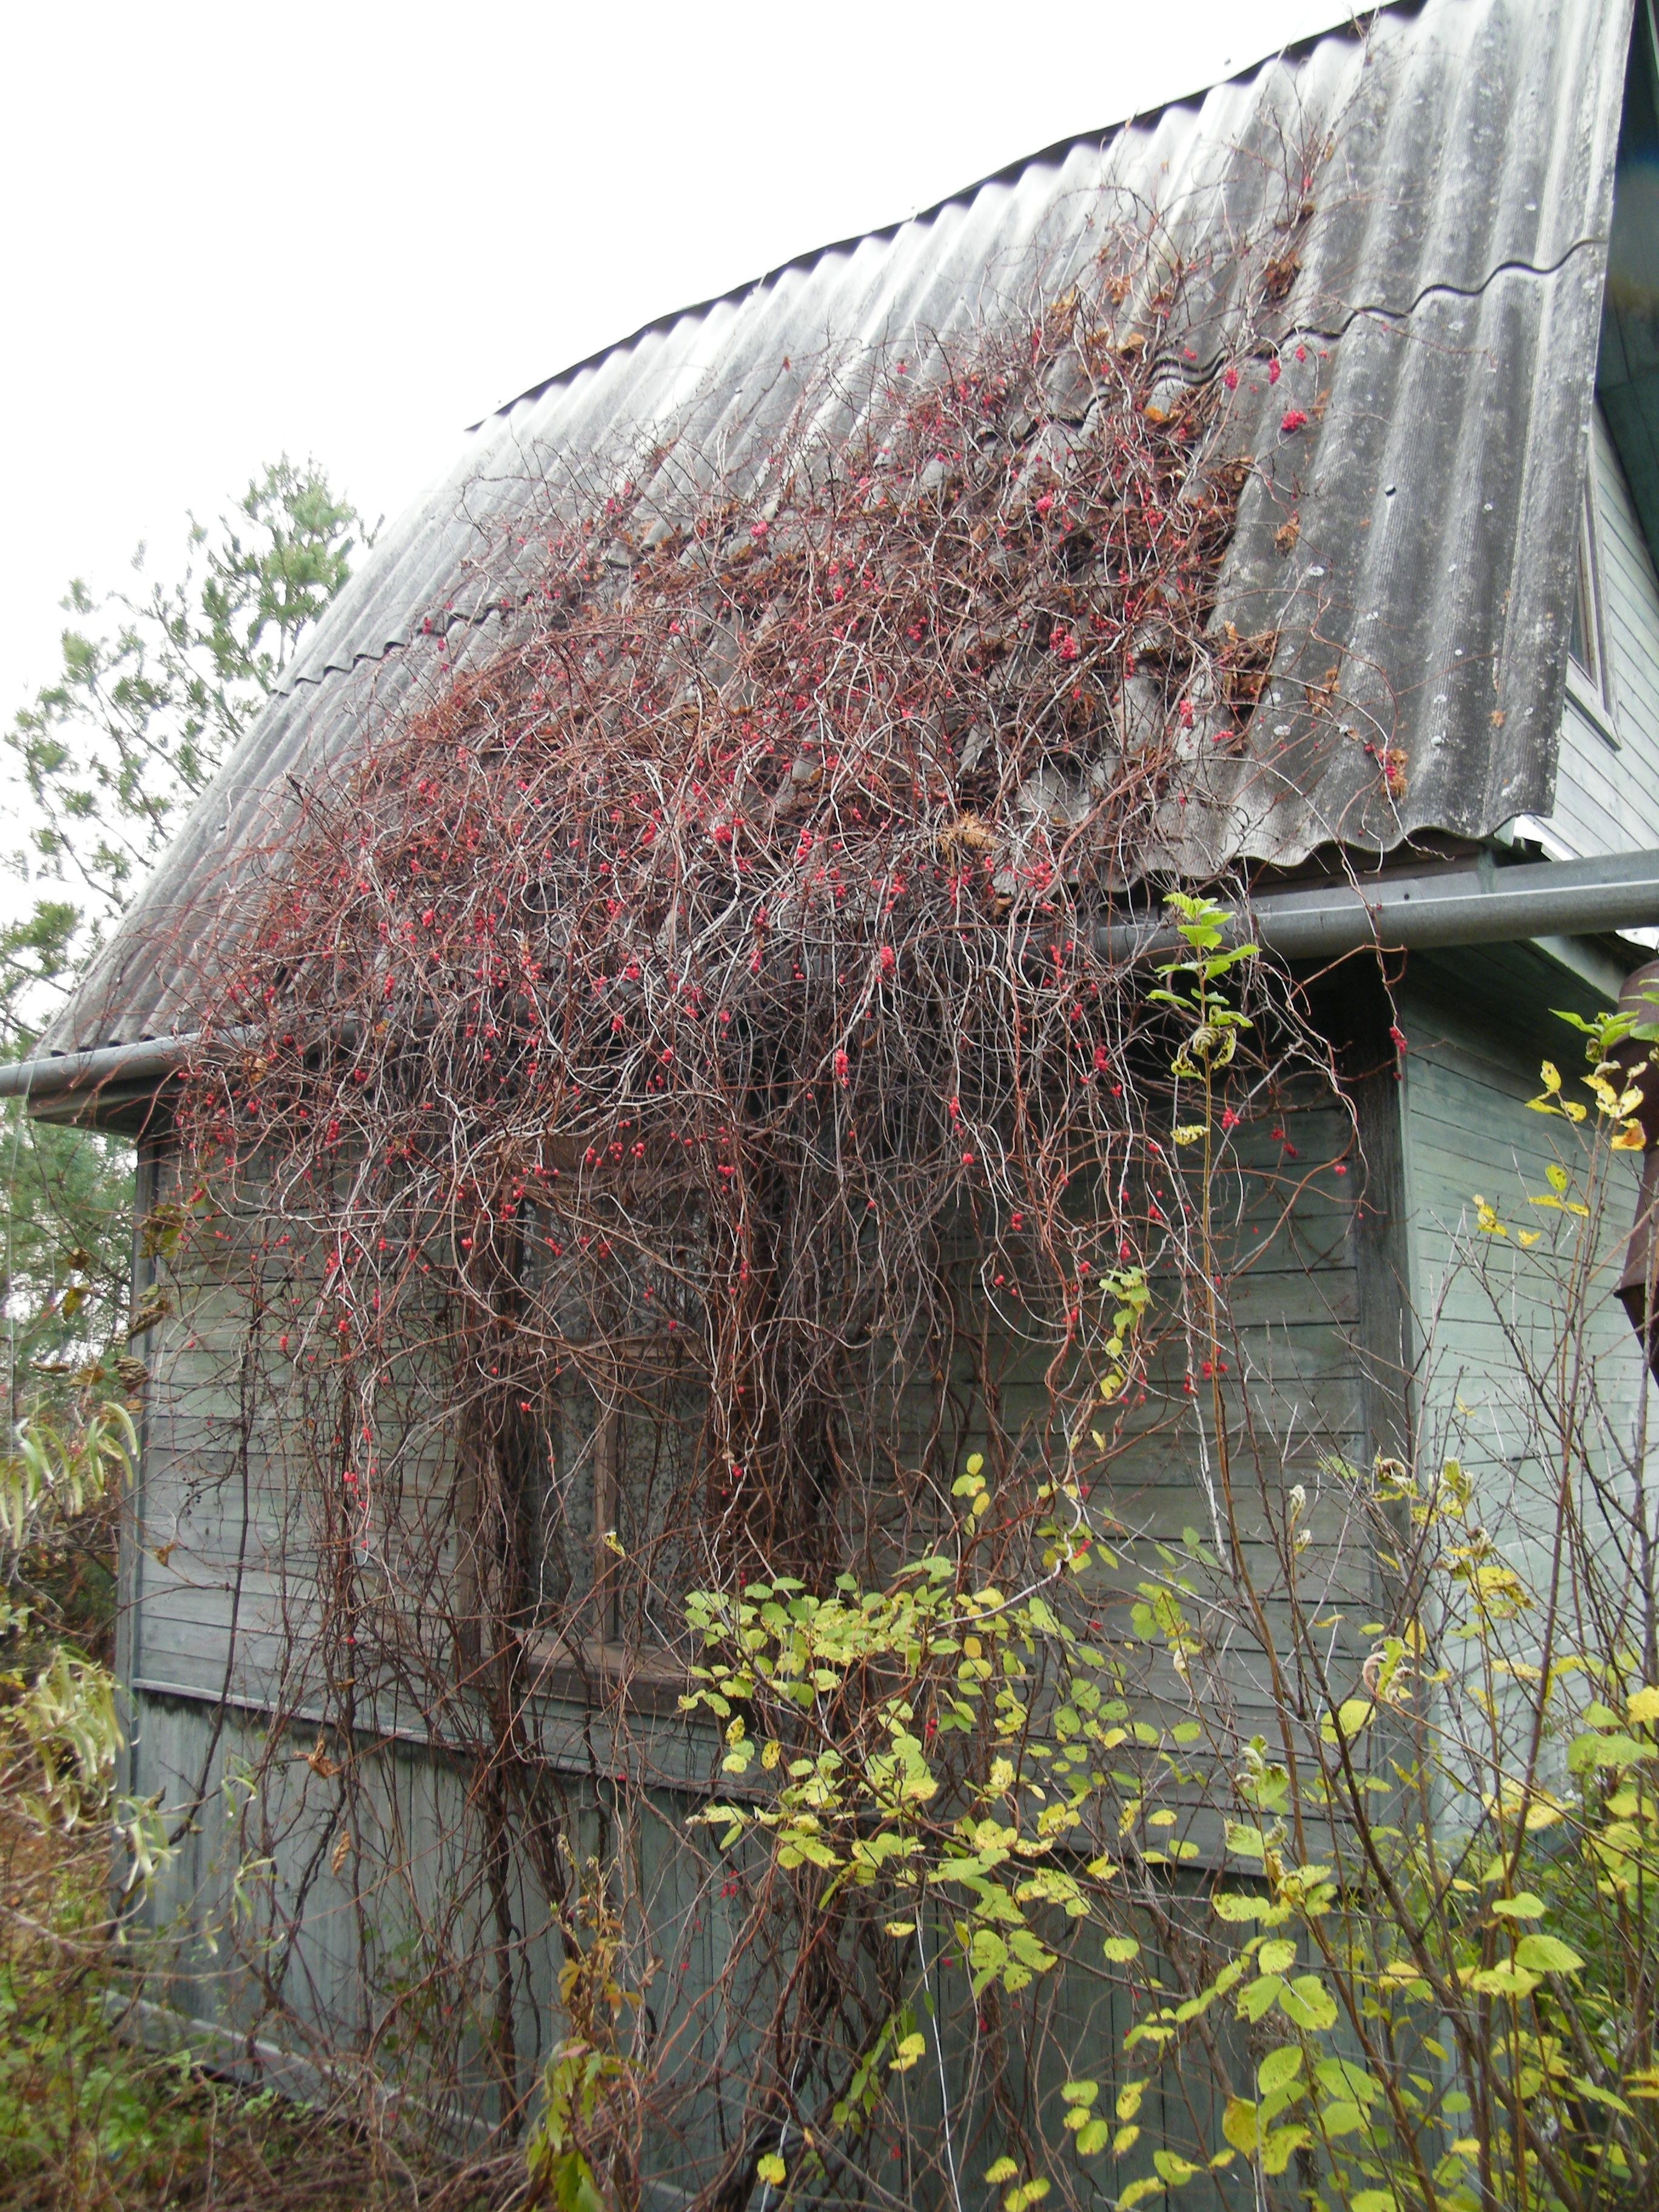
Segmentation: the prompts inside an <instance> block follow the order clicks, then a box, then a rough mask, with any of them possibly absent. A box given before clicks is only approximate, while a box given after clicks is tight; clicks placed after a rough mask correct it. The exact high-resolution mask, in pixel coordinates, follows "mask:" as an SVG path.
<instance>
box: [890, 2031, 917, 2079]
mask: <svg viewBox="0 0 1659 2212" xmlns="http://www.w3.org/2000/svg"><path fill="white" fill-rule="evenodd" d="M926 2053H927V2038H926V2037H925V2036H921V2035H907V2036H904V2037H902V2038H901V2039H900V2042H899V2047H898V2056H897V2057H896V2058H890V2059H889V2060H888V2062H887V2063H888V2066H889V2068H890V2070H891V2071H892V2072H893V2073H895V2074H908V2072H909V2070H910V2069H911V2068H912V2067H913V2066H914V2065H915V2063H916V2061H917V2060H918V2059H919V2058H921V2057H924V2056H925V2055H926Z"/></svg>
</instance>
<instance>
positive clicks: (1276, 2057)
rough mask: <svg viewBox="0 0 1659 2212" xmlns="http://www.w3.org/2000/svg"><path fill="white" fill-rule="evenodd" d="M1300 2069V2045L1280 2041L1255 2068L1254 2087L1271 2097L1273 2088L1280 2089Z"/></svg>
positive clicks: (1292, 2079) (1265, 2095)
mask: <svg viewBox="0 0 1659 2212" xmlns="http://www.w3.org/2000/svg"><path fill="white" fill-rule="evenodd" d="M1301 2071H1302V2047H1301V2045H1299V2044H1296V2043H1281V2044H1280V2045H1279V2048H1278V2049H1277V2050H1276V2051H1269V2052H1268V2053H1267V2057H1265V2058H1264V2059H1263V2060H1262V2062H1261V2065H1260V2066H1259V2067H1258V2068H1257V2069H1256V2076H1255V2080H1256V2087H1258V2088H1259V2089H1260V2090H1261V2093H1262V2095H1263V2096H1264V2097H1271V2096H1272V2095H1273V2091H1274V2090H1275V2089H1282V2088H1283V2087H1285V2083H1286V2082H1287V2081H1294V2080H1295V2079H1296V2077H1297V2075H1298V2074H1299V2073H1300V2072H1301Z"/></svg>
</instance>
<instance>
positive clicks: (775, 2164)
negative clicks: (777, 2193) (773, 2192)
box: [755, 2151, 789, 2189]
mask: <svg viewBox="0 0 1659 2212" xmlns="http://www.w3.org/2000/svg"><path fill="white" fill-rule="evenodd" d="M755 2172H756V2173H757V2175H758V2176H759V2178H760V2179H761V2180H763V2181H769V2182H770V2183H771V2185H772V2186H773V2188H774V2189H781V2188H782V2186H783V2185H784V2181H785V2179H786V2178H787V2174H788V2172H789V2169H788V2167H787V2166H785V2164H784V2162H783V2160H781V2158H780V2157H779V2156H778V2154H777V2153H776V2152H775V2151H769V2152H768V2153H767V2154H766V2156H765V2157H764V2158H757V2160H755Z"/></svg>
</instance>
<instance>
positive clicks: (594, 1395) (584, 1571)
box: [513, 1203, 717, 1672]
mask: <svg viewBox="0 0 1659 2212" xmlns="http://www.w3.org/2000/svg"><path fill="white" fill-rule="evenodd" d="M657 1229H658V1237H657V1240H656V1251H655V1254H654V1255H653V1261H651V1262H650V1263H647V1264H641V1263H639V1262H637V1261H636V1262H635V1265H634V1266H633V1267H616V1268H614V1270H613V1271H611V1272H609V1273H606V1272H605V1271H599V1272H598V1273H594V1272H592V1271H590V1270H589V1269H588V1268H587V1267H586V1262H585V1261H580V1262H577V1263H576V1264H575V1265H574V1266H572V1265H571V1262H572V1260H573V1258H574V1251H575V1248H576V1243H577V1240H575V1239H573V1238H572V1237H571V1236H570V1235H569V1233H568V1230H565V1231H561V1230H560V1228H559V1225H558V1224H557V1223H556V1222H555V1221H554V1220H552V1219H551V1218H549V1217H548V1216H547V1215H546V1214H544V1213H543V1212H540V1211H538V1210H534V1209H528V1208H527V1209H526V1212H525V1214H524V1217H523V1231H524V1244H523V1247H522V1248H521V1250H522V1256H521V1261H520V1282H521V1284H522V1285H523V1289H524V1292H525V1299H526V1303H525V1305H524V1307H523V1309H522V1310H521V1314H520V1319H521V1320H522V1321H523V1322H526V1323H527V1324H528V1325H529V1327H530V1328H531V1331H532V1334H537V1335H538V1336H539V1338H540V1341H541V1346H542V1353H541V1361H540V1366H541V1371H540V1375H539V1377H538V1383H537V1384H536V1385H535V1396H534V1400H533V1401H529V1400H525V1401H519V1400H517V1399H516V1397H515V1399H514V1401H513V1408H514V1411H515V1413H518V1414H520V1415H522V1416H523V1418H522V1419H520V1420H518V1421H516V1422H515V1424H514V1425H515V1426H517V1427H518V1429H519V1430H520V1436H521V1443H520V1449H519V1452H518V1454H517V1456H518V1457H519V1459H520V1464H521V1467H522V1470H523V1471H522V1475H521V1477H520V1486H519V1495H520V1500H521V1506H520V1511H521V1516H522V1517H521V1522H520V1527H521V1541H523V1542H524V1544H525V1547H526V1549H525V1554H524V1557H525V1565H526V1577H525V1583H524V1585H523V1586H522V1589H521V1610H522V1614H523V1617H524V1619H525V1620H526V1626H528V1627H531V1628H532V1630H533V1631H534V1632H537V1633H538V1634H539V1635H540V1636H542V1637H544V1638H547V1639H548V1641H549V1643H550V1644H551V1645H553V1646H555V1647H556V1648H557V1649H558V1650H559V1651H560V1652H561V1653H562V1655H563V1656H564V1657H565V1659H566V1660H568V1661H569V1662H573V1663H574V1664H577V1665H579V1666H581V1667H583V1668H594V1667H599V1668H604V1669H605V1671H607V1672H616V1671H617V1670H618V1669H623V1670H626V1671H630V1672H631V1671H633V1670H635V1669H636V1668H641V1667H643V1668H645V1669H646V1670H647V1671H649V1669H650V1668H651V1667H652V1665H653V1655H654V1663H656V1664H657V1665H659V1666H662V1665H665V1664H666V1663H667V1661H668V1658H669V1656H670V1653H671V1650H672V1649H673V1647H675V1646H677V1645H678V1644H681V1643H682V1642H683V1640H684V1620H683V1616H682V1610H681V1608H682V1603H683V1601H684V1595H685V1593H686V1592H687V1591H688V1590H689V1589H693V1588H695V1587H696V1586H698V1585H699V1584H700V1583H704V1582H706V1580H707V1579H708V1565H707V1560H706V1557H705V1551H706V1542H707V1534H708V1501H709V1497H710V1481H711V1475H710V1469H711V1468H712V1467H713V1466H714V1462H715V1460H716V1457H717V1454H716V1449H715V1441H714V1437H713V1436H712V1434H711V1432H710V1419H709V1413H710V1406H709V1394H708V1384H707V1379H706V1376H705V1375H704V1373H703V1371H702V1366H701V1364H700V1362H699V1361H698V1359H697V1358H696V1356H695V1354H694V1352H693V1348H692V1346H693V1341H694V1340H695V1337H696V1334H697V1331H696V1326H695V1325H696V1318H697V1314H698V1309H699V1307H700V1304H701V1286H702V1280H703V1278H704V1274H705V1271H706V1267H707V1244H708V1225H707V1223H706V1221H705V1220H704V1218H703V1217H702V1210H701V1208H700V1207H699V1206H696V1204H695V1203H689V1204H685V1205H684V1206H683V1208H682V1210H681V1211H680V1212H678V1214H676V1215H674V1216H672V1217H671V1218H667V1219H665V1220H663V1221H661V1222H659V1224H658V1225H657ZM580 1242H581V1243H586V1238H585V1237H584V1238H582V1239H581V1240H580ZM550 1370H551V1371H550Z"/></svg>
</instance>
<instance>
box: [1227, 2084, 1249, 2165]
mask: <svg viewBox="0 0 1659 2212" xmlns="http://www.w3.org/2000/svg"><path fill="white" fill-rule="evenodd" d="M1221 2132H1222V2134H1223V2135H1224V2136H1226V2138H1227V2140H1228V2142H1230V2143H1231V2145H1232V2147H1233V2148H1234V2149H1235V2150H1242V2151H1243V2154H1244V2155H1245V2157H1246V2158H1253V2157H1254V2156H1255V2106H1254V2105H1253V2104H1252V2103H1251V2102H1250V2100H1249V2098H1248V2097H1229V2098H1228V2100H1227V2109H1226V2111H1225V2112H1224V2113H1223V2114H1222V2116H1221Z"/></svg>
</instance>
